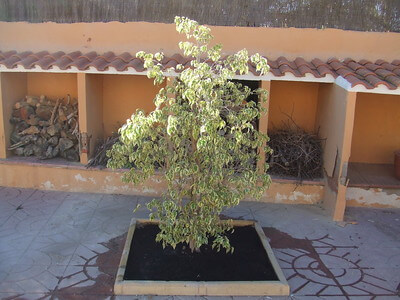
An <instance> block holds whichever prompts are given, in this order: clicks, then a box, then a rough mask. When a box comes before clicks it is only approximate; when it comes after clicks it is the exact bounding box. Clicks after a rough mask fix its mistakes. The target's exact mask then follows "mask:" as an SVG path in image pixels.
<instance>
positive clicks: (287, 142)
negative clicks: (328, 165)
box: [267, 129, 322, 180]
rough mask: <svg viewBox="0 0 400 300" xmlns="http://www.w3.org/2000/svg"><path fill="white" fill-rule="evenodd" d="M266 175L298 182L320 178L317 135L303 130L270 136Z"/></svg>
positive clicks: (278, 131) (320, 161) (320, 163)
mask: <svg viewBox="0 0 400 300" xmlns="http://www.w3.org/2000/svg"><path fill="white" fill-rule="evenodd" d="M269 137H270V141H269V142H268V146H269V147H270V148H271V149H272V151H273V152H272V153H271V154H269V155H267V162H268V163H269V166H270V168H269V170H268V173H270V174H272V175H278V176H284V177H285V176H289V177H296V178H297V179H298V180H303V179H315V178H320V177H322V145H321V139H320V138H319V137H318V135H317V134H312V133H307V132H305V131H304V130H301V129H296V130H277V131H274V132H272V133H271V134H270V135H269Z"/></svg>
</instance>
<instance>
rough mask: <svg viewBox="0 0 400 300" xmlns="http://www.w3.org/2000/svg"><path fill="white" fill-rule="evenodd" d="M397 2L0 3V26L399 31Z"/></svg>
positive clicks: (133, 0) (6, 0) (13, 0)
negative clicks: (193, 23)
mask: <svg viewBox="0 0 400 300" xmlns="http://www.w3.org/2000/svg"><path fill="white" fill-rule="evenodd" d="M399 14H400V1H398V0H302V1H299V0H246V1H244V0H202V1H196V0H74V1H70V0H35V1H30V0H0V21H7V22H13V21H28V22H34V23H41V22H49V21H53V22H57V23H74V22H110V21H120V22H135V21H147V22H160V23H172V22H173V19H174V17H175V16H176V15H179V16H187V17H189V18H192V19H195V20H197V21H199V22H200V23H204V24H209V25H221V26H245V27H264V26H268V27H298V28H339V29H346V30H357V31H392V32H399V31H400V17H399Z"/></svg>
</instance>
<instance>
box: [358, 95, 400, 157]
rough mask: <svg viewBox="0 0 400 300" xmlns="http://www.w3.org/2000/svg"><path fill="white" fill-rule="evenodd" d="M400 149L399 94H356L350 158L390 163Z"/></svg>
mask: <svg viewBox="0 0 400 300" xmlns="http://www.w3.org/2000/svg"><path fill="white" fill-rule="evenodd" d="M399 149H400V96H396V95H380V94H365V93H358V94H357V102H356V112H355V119H354V133H353V139H352V146H351V156H350V161H351V162H366V163H386V164H392V163H393V159H394V158H393V152H394V151H395V150H399Z"/></svg>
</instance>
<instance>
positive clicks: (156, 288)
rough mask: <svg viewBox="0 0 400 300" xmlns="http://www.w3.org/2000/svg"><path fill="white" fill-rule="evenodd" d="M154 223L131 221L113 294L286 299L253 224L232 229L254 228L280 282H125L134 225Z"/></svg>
mask: <svg viewBox="0 0 400 300" xmlns="http://www.w3.org/2000/svg"><path fill="white" fill-rule="evenodd" d="M137 222H138V223H151V224H157V223H158V222H157V221H150V220H143V219H135V218H133V219H132V221H131V224H130V227H129V231H128V235H127V237H126V241H125V246H124V250H123V252H122V257H121V261H120V264H119V267H118V272H117V277H116V280H115V284H114V294H116V295H191V296H194V295H198V296H200V295H201V296H278V295H282V296H288V295H289V292H290V288H289V284H288V282H287V281H286V278H285V276H284V274H283V272H282V270H281V268H280V266H279V264H278V261H277V260H276V258H275V256H274V254H273V252H272V249H271V247H270V245H269V243H268V240H267V237H266V236H265V234H264V231H263V230H262V228H261V227H260V225H259V224H258V223H257V222H254V221H242V220H235V221H233V225H234V226H248V225H254V227H255V229H256V232H257V234H258V236H259V237H260V240H261V243H262V245H263V246H264V249H265V251H266V252H267V254H268V258H269V259H270V261H271V264H272V267H273V268H274V270H275V273H276V275H277V276H278V279H279V280H276V281H153V280H124V274H125V268H126V264H127V261H128V255H129V250H130V248H131V241H132V238H133V233H134V231H135V227H136V223H137Z"/></svg>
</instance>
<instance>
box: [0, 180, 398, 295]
mask: <svg viewBox="0 0 400 300" xmlns="http://www.w3.org/2000/svg"><path fill="white" fill-rule="evenodd" d="M149 200H151V199H149V198H145V197H139V196H137V197H136V196H122V195H100V194H83V193H63V192H50V191H49V192H48V191H38V190H30V189H12V188H5V187H0V299H10V300H11V299H21V300H22V299H61V300H63V299H68V300H69V299H71V300H75V299H76V300H79V299H85V300H87V299H88V300H91V299H93V300H94V299H96V300H98V299H112V300H117V299H124V300H125V299H140V300H144V299H146V300H161V299H170V300H192V299H193V300H194V299H196V300H222V299H232V300H258V299H259V300H266V299H275V300H276V299H302V300H303V299H307V300H309V299H330V300H334V299H357V300H361V299H398V298H399V296H400V271H399V270H400V239H399V236H400V210H395V209H390V210H389V209H365V208H350V209H348V210H347V212H346V218H347V220H348V221H352V223H353V224H351V223H346V222H344V223H335V222H332V221H331V220H330V218H329V216H327V214H326V212H325V211H324V210H323V209H322V208H320V207H318V206H298V205H279V204H265V203H257V202H243V203H242V204H241V205H240V206H239V207H236V208H232V209H229V210H227V211H225V212H224V216H227V217H231V218H236V219H247V220H249V219H250V220H257V221H258V222H259V223H260V225H261V226H262V227H263V229H264V231H265V233H266V235H267V237H268V238H269V240H270V243H271V246H272V248H273V250H274V252H275V254H276V256H277V258H278V261H279V264H280V266H281V268H282V269H283V271H284V273H285V275H286V278H287V279H288V282H289V285H290V288H291V293H292V294H291V296H289V297H182V296H170V297H164V296H140V295H139V296H115V295H113V290H112V287H113V283H114V280H115V274H116V271H117V267H118V264H119V259H120V255H121V252H122V247H123V245H124V242H125V237H126V231H127V229H128V226H129V223H130V220H131V218H132V217H137V218H146V217H147V216H148V212H147V210H146V208H145V206H146V203H147V202H148V201H149ZM137 204H140V205H141V207H140V208H139V209H138V210H137V211H136V212H135V213H133V212H132V211H133V209H134V208H135V207H136V205H137Z"/></svg>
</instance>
